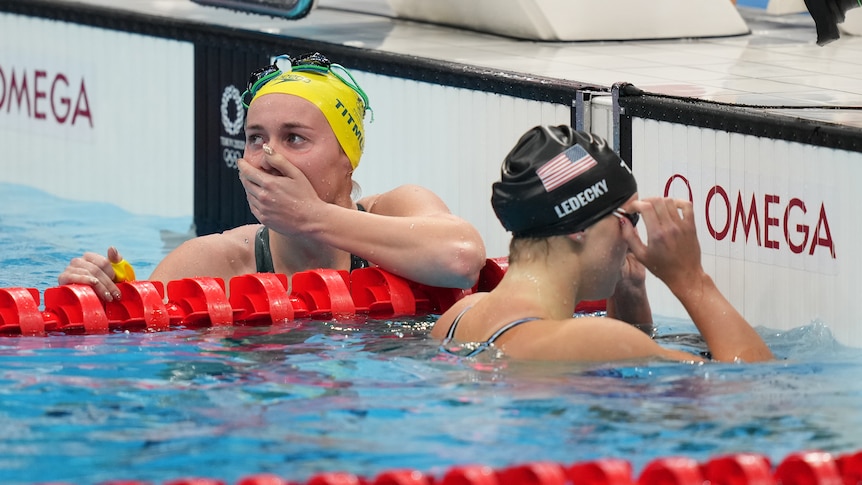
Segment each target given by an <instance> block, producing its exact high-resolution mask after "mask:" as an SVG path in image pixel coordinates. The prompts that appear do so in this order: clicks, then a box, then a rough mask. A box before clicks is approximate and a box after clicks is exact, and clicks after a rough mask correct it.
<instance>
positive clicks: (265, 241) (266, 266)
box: [254, 204, 370, 273]
mask: <svg viewBox="0 0 862 485" xmlns="http://www.w3.org/2000/svg"><path fill="white" fill-rule="evenodd" d="M356 206H357V207H358V208H359V210H361V211H363V212H365V208H364V207H362V206H361V205H359V204H356ZM254 261H255V266H256V267H257V272H258V273H275V266H273V264H272V250H271V249H270V248H269V228H268V227H266V226H263V227H261V228H260V229H258V230H257V235H256V236H255V238H254ZM368 266H370V265H369V263H368V261H366V260H365V259H362V258H360V257H359V256H357V255H355V254H351V255H350V271H353V270H354V269H359V268H367V267H368Z"/></svg>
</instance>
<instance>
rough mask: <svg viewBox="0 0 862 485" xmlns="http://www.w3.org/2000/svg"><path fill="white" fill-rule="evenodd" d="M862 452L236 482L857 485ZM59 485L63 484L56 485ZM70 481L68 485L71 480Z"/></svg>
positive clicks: (182, 482)
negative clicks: (636, 468) (635, 469)
mask: <svg viewBox="0 0 862 485" xmlns="http://www.w3.org/2000/svg"><path fill="white" fill-rule="evenodd" d="M860 462H862V452H857V453H853V454H847V455H841V456H838V457H837V458H836V457H833V456H832V455H831V454H829V453H825V452H822V451H816V450H813V451H800V452H796V453H792V454H790V455H788V456H787V457H786V458H785V459H784V460H783V461H782V462H781V463H779V465H778V466H777V467H775V468H773V467H772V465H771V464H770V462H769V459H768V458H767V457H766V456H764V455H759V454H756V453H739V454H730V455H722V456H717V457H714V458H711V459H709V460H708V461H706V462H705V463H700V462H698V461H696V460H694V459H691V458H686V457H682V456H670V457H663V458H657V459H655V460H653V461H651V462H649V463H648V464H647V465H646V466H645V467H644V469H643V470H642V471H641V473H640V475H639V476H635V475H633V473H632V465H631V464H630V463H629V462H628V461H626V460H623V459H619V458H602V459H597V460H591V461H583V462H577V463H573V464H571V465H563V464H560V463H554V462H547V461H540V462H533V463H524V464H518V465H512V466H509V467H505V468H502V469H494V468H492V467H489V466H485V465H458V466H454V467H452V468H450V469H449V470H447V471H446V472H445V473H444V474H443V475H442V476H440V477H438V476H435V475H431V474H427V473H424V472H421V471H418V470H410V469H395V470H388V471H384V472H382V473H380V474H379V475H377V476H375V477H372V478H367V477H363V476H359V475H354V474H352V473H347V472H322V473H318V474H316V475H314V476H312V477H310V478H309V479H308V480H307V481H305V482H298V481H292V480H288V479H286V478H282V477H279V476H277V475H274V474H270V473H263V474H256V475H247V476H245V477H242V478H240V479H239V480H238V481H237V482H236V485H857V484H858V483H860V481H859V478H860V474H859V472H860ZM54 485H59V484H54ZM67 485H68V484H67ZM100 485H155V484H154V483H153V482H147V481H135V480H116V481H109V482H102V483H101V484H100ZM162 485H229V483H228V482H226V481H223V480H218V479H213V478H203V477H187V478H179V479H175V480H169V481H166V482H163V484H162Z"/></svg>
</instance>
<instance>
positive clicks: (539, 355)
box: [431, 126, 772, 362]
mask: <svg viewBox="0 0 862 485" xmlns="http://www.w3.org/2000/svg"><path fill="white" fill-rule="evenodd" d="M491 204H492V206H493V208H494V212H495V213H496V214H497V217H498V218H499V219H500V222H501V223H502V224H503V227H504V228H506V230H508V231H510V232H511V233H512V236H513V237H512V243H511V245H510V248H509V258H508V267H507V269H506V272H505V274H504V275H503V278H502V280H500V282H499V283H498V284H497V286H496V287H495V288H494V289H493V290H491V291H490V292H488V293H474V294H471V295H468V296H466V297H464V298H462V299H461V300H459V301H457V302H456V303H455V304H454V305H452V307H450V308H449V309H448V310H447V311H446V312H445V313H443V315H441V316H440V318H439V319H438V320H437V322H436V323H435V325H434V328H433V329H432V331H431V336H432V337H435V338H438V339H440V340H441V346H440V349H441V351H442V352H443V353H445V354H450V355H455V356H458V357H461V358H473V357H478V356H488V355H490V356H495V355H498V354H500V353H502V354H505V355H506V356H508V357H510V358H514V359H524V360H563V361H574V362H608V361H621V360H632V359H665V360H677V361H701V360H704V359H703V357H702V356H700V355H692V354H689V353H687V352H683V351H679V350H676V349H669V348H664V347H662V346H660V345H658V344H657V343H656V342H655V341H653V340H652V339H651V338H650V337H651V335H650V333H651V330H652V314H651V311H650V306H649V301H648V299H647V295H646V287H645V278H646V269H645V268H649V270H650V271H651V272H652V273H653V274H655V276H656V277H658V278H659V279H660V280H662V281H663V282H665V283H666V284H667V285H668V287H669V288H670V289H671V291H672V292H673V293H674V295H676V296H677V298H679V300H680V302H681V303H682V304H683V306H684V307H685V308H686V309H687V310H688V311H689V315H690V316H691V317H692V320H693V321H694V324H695V325H696V326H697V327H698V329H699V330H700V332H701V335H703V337H704V339H705V340H706V342H707V345H708V347H709V350H710V352H711V353H712V358H713V359H715V360H721V361H731V362H732V361H737V360H745V361H749V362H754V361H760V360H769V359H771V358H772V354H771V352H770V351H769V349H768V348H767V347H766V345H765V344H764V343H763V340H762V339H761V338H760V336H759V335H758V334H757V332H755V331H754V330H753V329H752V328H751V326H750V325H749V324H748V322H746V321H745V319H744V318H743V317H742V316H741V315H740V314H739V313H738V312H736V310H735V309H734V308H733V307H732V306H731V305H730V303H729V302H728V301H727V300H726V299H725V298H724V297H723V296H722V295H721V293H720V292H719V291H718V289H717V288H716V287H715V285H714V283H713V282H712V279H711V278H710V277H709V276H708V275H707V274H706V273H705V272H704V270H703V267H702V266H701V263H700V256H701V254H700V246H699V243H698V240H697V234H696V231H695V227H694V216H693V214H694V213H693V210H692V206H691V203H690V202H688V201H683V200H675V199H669V198H651V199H645V200H638V194H637V183H636V182H635V179H634V176H633V175H632V172H631V169H630V168H629V166H628V164H626V163H625V162H624V161H623V160H622V159H621V158H620V157H619V155H617V154H616V153H615V152H614V151H613V150H612V149H611V147H609V146H608V144H607V142H605V141H604V140H602V139H601V138H599V137H597V136H595V135H591V134H589V133H584V132H580V131H576V130H574V129H572V128H571V127H568V126H537V127H535V128H533V129H531V130H529V131H528V132H527V133H526V134H524V135H523V136H522V137H521V139H520V140H519V141H518V143H517V144H516V145H515V147H514V148H513V149H512V150H511V151H510V152H509V154H508V155H507V156H506V159H505V160H504V161H503V165H502V169H501V174H500V181H499V182H496V183H494V185H493V195H492V197H491ZM640 216H643V218H644V222H645V224H644V225H645V226H646V232H647V234H648V236H649V244H644V243H643V242H642V241H641V240H640V237H639V235H638V233H637V231H636V230H635V225H636V224H637V222H638V220H639V218H640ZM597 299H607V304H608V311H607V314H606V316H601V315H588V316H581V317H579V318H573V313H574V310H575V307H576V305H577V304H578V303H579V302H580V301H583V300H597Z"/></svg>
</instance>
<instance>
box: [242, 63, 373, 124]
mask: <svg viewBox="0 0 862 485" xmlns="http://www.w3.org/2000/svg"><path fill="white" fill-rule="evenodd" d="M285 64H286V67H285ZM292 71H296V72H307V71H313V72H319V73H321V74H326V73H327V72H331V73H332V75H333V76H335V77H337V78H338V80H340V81H341V82H343V83H344V84H345V85H346V86H347V87H349V88H350V89H352V90H353V91H354V92H356V94H358V95H359V97H360V98H362V103H363V104H364V105H365V109H366V110H367V111H372V110H371V106H369V104H368V95H366V94H365V91H364V90H363V89H362V88H361V87H359V83H357V82H356V80H355V79H353V75H351V74H350V71H348V70H347V69H346V68H345V67H344V66H342V65H341V64H333V63H332V62H330V61H329V59H327V58H326V56H324V55H323V54H321V53H319V52H313V53H311V54H303V55H301V56H299V57H295V58H294V57H290V56H289V55H287V54H282V55H280V56H276V58H275V59H273V61H272V64H270V65H268V66H264V67H261V68H260V69H257V70H256V71H254V72H252V73H251V76H250V77H249V79H248V86H247V87H246V90H245V92H243V93H242V96H241V98H242V105H243V106H245V107H246V108H248V105H249V103H251V99H252V98H254V95H255V94H257V92H258V91H259V90H260V88H262V87H263V86H264V85H265V84H266V83H268V82H269V81H271V80H272V79H273V78H275V77H278V76H279V75H280V74H281V73H283V72H292ZM246 100H248V101H246Z"/></svg>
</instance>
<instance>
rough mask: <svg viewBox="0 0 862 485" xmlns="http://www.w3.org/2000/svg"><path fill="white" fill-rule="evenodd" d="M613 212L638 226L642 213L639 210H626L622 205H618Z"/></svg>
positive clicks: (633, 225)
mask: <svg viewBox="0 0 862 485" xmlns="http://www.w3.org/2000/svg"><path fill="white" fill-rule="evenodd" d="M613 214H614V215H615V216H617V217H618V218H620V219H622V218H623V217H625V218H626V219H628V220H629V222H631V223H632V227H635V226H637V225H638V221H639V220H641V215H640V214H638V213H637V212H626V211H624V210H623V208H622V207H617V208H616V210H615V211H614V212H613Z"/></svg>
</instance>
